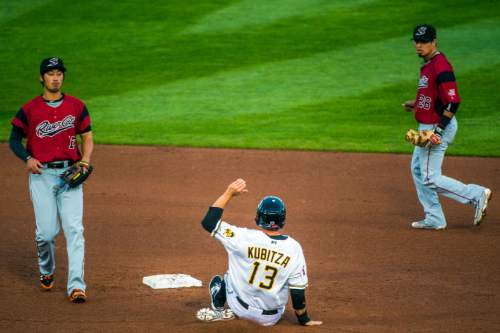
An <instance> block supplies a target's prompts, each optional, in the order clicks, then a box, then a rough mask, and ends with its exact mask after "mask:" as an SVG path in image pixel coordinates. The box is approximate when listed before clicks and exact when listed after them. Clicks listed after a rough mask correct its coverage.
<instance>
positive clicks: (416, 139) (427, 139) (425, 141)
mask: <svg viewBox="0 0 500 333" xmlns="http://www.w3.org/2000/svg"><path fill="white" fill-rule="evenodd" d="M433 134H434V131H433V130H422V131H417V130H414V129H409V130H408V131H407V132H406V136H405V138H406V141H408V142H409V143H411V144H412V145H415V146H419V147H427V146H429V145H430V144H431V143H432V142H431V137H432V136H433Z"/></svg>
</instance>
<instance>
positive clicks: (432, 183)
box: [424, 177, 437, 190]
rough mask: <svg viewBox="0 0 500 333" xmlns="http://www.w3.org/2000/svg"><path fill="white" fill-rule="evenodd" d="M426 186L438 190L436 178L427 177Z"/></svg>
mask: <svg viewBox="0 0 500 333" xmlns="http://www.w3.org/2000/svg"><path fill="white" fill-rule="evenodd" d="M424 186H425V187H427V188H429V189H431V190H436V189H437V186H436V178H435V177H432V178H426V179H425V180H424Z"/></svg>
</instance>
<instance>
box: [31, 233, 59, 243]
mask: <svg viewBox="0 0 500 333" xmlns="http://www.w3.org/2000/svg"><path fill="white" fill-rule="evenodd" d="M58 233H59V232H58V231H47V230H45V231H39V230H37V233H36V241H37V242H46V243H48V242H52V241H53V240H54V239H55V238H56V236H57V234H58Z"/></svg>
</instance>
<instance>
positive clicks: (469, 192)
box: [403, 24, 491, 230]
mask: <svg viewBox="0 0 500 333" xmlns="http://www.w3.org/2000/svg"><path fill="white" fill-rule="evenodd" d="M413 41H414V43H415V49H416V52H417V54H418V56H419V57H421V58H423V60H424V63H423V65H422V67H421V68H420V79H419V81H418V90H417V96H416V99H415V100H411V101H407V102H405V103H403V106H404V108H405V110H406V111H413V112H414V115H415V119H416V120H417V121H418V123H419V130H432V131H433V134H432V136H431V137H430V142H431V144H430V145H428V146H426V147H419V146H416V147H415V150H414V152H413V158H412V164H411V171H412V175H413V181H414V183H415V187H416V190H417V195H418V199H419V201H420V203H421V205H422V207H423V209H424V213H425V218H424V219H423V220H421V221H415V222H413V223H412V224H411V226H412V227H413V228H416V229H435V230H439V229H444V228H446V219H445V216H444V213H443V209H442V208H441V204H440V203H439V197H438V194H441V195H444V196H446V197H448V198H452V199H454V200H456V201H458V202H461V203H463V204H471V205H474V208H475V213H474V219H473V224H474V225H479V224H480V223H481V221H482V219H483V217H484V215H485V214H486V208H487V206H488V201H489V200H490V198H491V190H490V189H488V188H485V187H483V186H480V185H476V184H463V183H462V182H460V181H458V180H456V179H453V178H450V177H446V176H444V175H442V174H441V166H442V164H443V159H444V155H445V152H446V149H447V148H448V146H449V145H450V144H451V143H452V142H453V139H454V138H455V134H456V132H457V126H458V125H457V119H456V117H455V113H456V112H457V109H458V106H459V104H460V95H459V94H458V89H457V84H456V81H455V75H454V73H453V68H452V67H451V65H450V63H449V62H448V60H447V59H446V57H445V56H444V54H442V53H441V52H439V51H438V50H437V42H436V29H435V28H434V27H433V26H431V25H428V24H423V25H418V26H416V27H415V29H414V31H413Z"/></svg>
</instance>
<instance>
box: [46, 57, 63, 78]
mask: <svg viewBox="0 0 500 333" xmlns="http://www.w3.org/2000/svg"><path fill="white" fill-rule="evenodd" d="M53 69H58V70H60V71H61V72H63V73H64V72H66V67H64V62H63V60H62V59H61V58H58V57H50V58H46V59H43V60H42V63H41V64H40V75H43V74H45V73H47V72H48V71H51V70H53Z"/></svg>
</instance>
